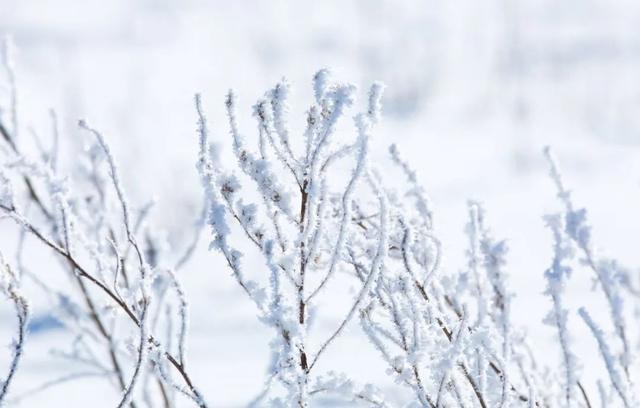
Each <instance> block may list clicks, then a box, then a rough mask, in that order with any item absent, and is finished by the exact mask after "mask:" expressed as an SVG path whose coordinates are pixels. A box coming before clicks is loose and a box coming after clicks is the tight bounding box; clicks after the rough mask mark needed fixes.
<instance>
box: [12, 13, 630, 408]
mask: <svg viewBox="0 0 640 408" xmlns="http://www.w3.org/2000/svg"><path fill="white" fill-rule="evenodd" d="M638 27H640V6H638V5H637V4H636V3H634V2H631V1H619V2H615V3H611V2H605V1H588V2H581V1H576V0H571V1H566V2H562V3H557V2H553V1H550V0H545V1H533V0H531V1H519V2H503V1H489V2H482V3H480V2H475V1H471V0H468V1H462V2H455V5H454V4H453V3H450V2H436V1H425V2H420V4H419V5H417V2H414V1H399V2H393V1H383V0H377V1H354V2H341V1H337V0H336V1H326V2H293V1H292V2H286V1H277V2H262V1H247V2H226V1H212V2H207V1H204V0H187V1H182V2H171V1H168V0H161V1H155V2H154V1H150V0H148V1H140V2H129V1H125V0H115V1H110V2H105V1H100V0H87V1H83V2H75V1H72V0H60V1H55V2H54V1H48V0H21V1H17V0H0V32H4V33H11V34H12V35H13V37H14V38H15V42H16V44H17V46H18V47H19V49H18V53H17V67H18V83H19V86H20V91H21V94H20V109H21V112H22V120H23V121H24V122H26V123H29V124H31V125H32V126H34V127H35V128H36V129H39V130H43V131H44V130H45V129H46V126H47V124H46V123H47V122H46V117H47V109H48V108H49V107H55V108H56V109H58V110H59V111H60V112H61V114H62V117H63V119H64V122H63V124H64V128H65V132H64V135H65V138H64V143H65V151H64V158H65V159H66V161H67V163H72V162H73V158H74V152H75V151H77V149H78V148H79V147H80V145H81V143H80V140H81V136H80V133H79V132H78V131H77V130H76V128H75V123H76V120H77V119H78V118H80V117H86V118H87V119H90V120H91V122H92V123H93V124H94V125H95V126H97V127H99V128H100V129H101V130H103V131H104V133H105V134H106V135H107V136H108V137H109V138H110V139H111V140H113V142H114V145H115V150H116V155H117V157H118V160H119V163H120V164H121V165H122V167H123V168H124V169H125V171H126V173H127V174H126V177H125V180H126V181H125V184H126V188H127V190H128V191H129V192H130V194H131V195H132V196H133V199H134V200H135V199H138V200H143V199H144V198H145V197H148V196H149V195H151V194H155V195H156V196H157V197H158V199H159V200H158V201H159V202H160V203H161V204H160V206H159V208H158V213H157V214H156V218H155V219H154V222H156V223H157V224H158V225H162V226H165V227H167V228H168V230H169V231H170V233H171V234H170V237H171V240H172V241H173V243H174V244H175V245H176V246H180V245H181V243H182V242H183V241H184V240H186V239H187V237H183V236H179V235H176V234H175V233H172V232H173V231H176V230H177V227H178V225H180V224H183V223H188V222H192V220H193V219H194V218H195V217H196V216H197V211H198V205H199V200H200V191H199V189H198V184H197V183H198V179H197V177H196V174H195V166H194V163H195V152H196V143H195V141H196V136H195V114H194V112H193V108H192V105H193V103H192V98H193V94H194V93H195V92H202V93H203V97H204V100H205V105H206V107H207V114H208V116H209V118H210V122H211V123H212V127H213V129H214V131H215V134H216V135H217V136H219V137H226V134H227V127H226V124H225V123H224V120H223V104H222V101H223V95H224V93H225V92H226V90H227V89H228V88H230V87H233V88H235V89H236V90H237V92H238V95H239V97H240V107H241V110H240V112H241V113H242V117H241V118H240V125H241V126H242V127H243V128H244V133H245V134H247V135H253V131H254V129H255V126H254V125H253V122H252V120H251V119H252V118H251V117H250V110H249V109H250V106H251V105H252V103H253V102H254V100H255V98H257V97H258V96H260V95H261V94H262V92H263V91H264V90H265V89H266V88H267V87H268V86H270V85H272V84H273V83H275V81H277V80H278V79H279V78H280V77H281V76H283V75H284V76H286V77H287V78H289V80H290V81H291V82H292V83H293V84H294V85H295V87H296V88H295V92H296V93H295V95H294V96H293V98H294V101H300V102H301V104H297V105H296V104H292V105H293V106H294V107H293V109H292V113H293V115H294V116H292V120H293V121H294V122H293V123H294V124H297V125H298V129H301V127H302V123H303V112H304V110H305V106H306V103H304V101H306V100H308V98H309V97H310V95H311V90H310V78H311V76H312V75H313V73H314V72H315V71H316V70H317V69H319V68H321V67H325V66H326V67H331V68H333V69H334V70H335V72H336V74H337V75H338V76H339V77H340V78H342V79H343V80H345V81H350V82H355V83H357V84H359V85H360V89H361V95H362V94H363V92H364V91H363V90H364V89H366V87H367V85H368V84H369V82H370V81H371V80H373V79H379V80H382V81H383V82H385V83H386V84H387V86H388V88H387V90H388V92H387V95H386V97H385V100H384V102H385V108H384V110H385V119H384V122H383V124H382V125H381V127H380V128H379V129H378V131H377V135H376V142H375V144H376V151H377V152H378V153H377V154H378V155H379V156H380V157H382V156H383V155H384V154H385V152H386V147H387V145H388V144H390V143H396V144H397V145H398V147H399V149H400V150H401V152H402V153H403V155H404V156H405V157H406V158H407V159H408V161H409V162H410V163H412V164H413V165H414V166H415V168H416V169H417V171H418V174H419V178H420V179H421V181H422V183H423V184H424V186H425V187H426V188H427V190H428V191H429V193H430V196H431V198H432V199H433V201H434V205H435V208H436V209H437V211H438V212H437V214H436V217H437V218H436V227H437V229H438V230H439V232H440V237H441V239H442V241H443V242H444V243H445V262H444V268H446V269H448V270H457V269H461V268H463V267H464V264H465V260H464V257H463V254H464V245H465V240H464V235H463V228H464V224H465V222H466V219H465V216H466V207H465V206H466V200H467V199H469V198H474V199H478V200H481V201H483V202H484V203H485V206H486V209H487V211H488V216H489V221H490V223H491V226H492V229H493V231H494V234H495V235H496V236H499V237H505V238H508V239H509V243H510V249H511V251H510V255H509V260H510V269H509V271H510V274H511V283H512V286H513V288H514V289H515V291H516V292H517V293H518V298H517V299H516V300H515V315H516V316H519V317H518V318H517V319H518V323H519V324H521V325H523V326H525V327H527V328H528V329H529V330H530V332H531V334H532V336H533V337H532V339H533V342H534V344H535V345H536V348H538V349H539V350H541V351H542V352H543V353H542V354H544V355H546V358H547V359H548V361H547V363H549V364H554V359H555V355H556V353H557V350H555V349H553V348H550V347H549V344H550V340H551V339H552V335H553V331H551V330H550V329H548V328H545V327H543V326H542V324H541V320H542V318H543V316H544V314H545V313H546V310H547V308H548V302H547V300H546V299H545V298H544V297H543V296H542V291H543V286H544V282H543V278H542V273H543V271H544V269H545V268H546V267H547V266H548V264H549V262H550V255H551V239H550V234H549V233H548V231H546V230H545V228H544V226H543V223H542V221H541V217H542V215H543V214H545V213H548V212H550V211H554V210H557V209H558V208H559V207H558V204H557V202H556V200H555V197H554V194H555V193H554V190H553V188H552V184H551V182H550V181H549V180H548V178H547V177H546V175H547V170H546V167H545V164H544V161H543V160H542V154H541V150H542V147H543V146H544V145H546V144H550V145H552V146H553V147H554V149H555V151H556V154H557V156H558V158H559V159H560V162H561V165H562V167H563V169H564V173H565V177H566V182H567V183H568V184H569V185H570V186H571V187H572V189H573V190H574V191H575V200H576V202H577V203H578V204H579V205H586V206H587V207H588V208H589V211H590V219H591V222H592V224H593V225H594V229H595V231H594V234H595V240H596V242H597V243H598V244H599V245H601V246H602V247H603V248H605V249H607V250H608V252H609V253H610V254H611V255H613V256H615V257H617V258H618V259H620V260H621V261H622V262H623V263H624V264H626V265H628V266H631V267H633V266H638V265H640V251H638V245H637V240H636V239H635V237H636V236H637V231H640V217H639V216H638V209H639V208H640V115H638V112H639V108H640V76H639V75H638V72H640V43H638V41H637V38H640V37H638V34H639V32H638V31H639V30H640V29H639V28H638ZM0 91H1V90H0ZM27 112H28V113H29V115H35V116H34V117H31V116H28V115H27ZM295 115H297V116H295ZM63 162H64V160H63ZM14 239H15V233H14V230H13V229H12V228H9V226H8V224H7V223H6V222H5V223H2V224H0V245H11V242H12V240H14ZM201 244H202V245H201V246H200V248H199V251H198V253H197V255H196V257H195V259H194V260H193V261H192V262H191V263H190V265H189V266H188V268H187V269H186V270H185V271H184V277H183V282H184V284H185V286H186V290H187V292H188V294H189V296H190V298H191V299H192V310H193V316H192V324H191V327H192V335H191V339H190V355H191V361H192V370H193V374H192V375H193V377H194V378H197V380H198V382H199V383H200V384H203V385H202V388H203V389H204V390H205V394H206V395H207V396H208V397H209V399H210V400H211V403H212V405H213V406H217V407H236V406H242V405H243V404H246V402H247V401H249V400H250V399H251V398H252V397H253V396H254V395H255V394H256V393H257V392H258V391H259V389H260V386H261V381H262V378H263V367H266V363H267V360H268V349H267V345H266V341H265V340H266V339H268V338H269V336H270V333H268V332H267V331H266V330H265V329H263V328H262V326H261V325H260V323H259V322H258V321H257V320H256V319H255V311H254V310H253V309H252V305H251V304H250V303H249V302H248V301H245V299H243V297H242V296H241V293H240V291H239V290H238V288H237V287H236V286H235V284H234V282H233V281H232V279H231V278H230V277H229V274H228V272H227V271H226V270H225V269H224V266H223V264H222V262H221V258H220V257H219V256H217V255H216V254H214V253H209V252H207V251H206V245H207V242H202V243H201ZM36 253H38V252H36ZM38 254H39V255H38V257H40V259H37V257H36V258H34V259H29V261H28V265H29V266H30V268H31V269H32V270H34V271H36V270H37V271H39V272H40V273H43V274H46V273H47V270H46V266H47V261H48V259H47V258H46V257H45V255H44V254H40V253H38ZM580 272H583V271H580ZM583 273H587V271H584V272H583ZM60 279H62V278H60ZM59 282H61V283H62V282H63V281H62V280H60V281H59ZM585 282H586V283H585V284H583V285H582V286H577V287H575V288H571V291H572V292H571V293H572V296H573V298H574V300H575V301H576V302H575V305H577V304H579V303H585V302H590V299H589V296H590V291H589V290H590V287H589V280H588V279H585ZM587 299H589V300H587ZM43 303H44V302H41V301H39V300H38V299H36V300H35V301H34V304H35V310H34V313H35V315H36V317H38V316H46V314H45V313H46V311H45V310H43V309H42V307H41V306H42V305H43ZM332 305H333V307H332V308H331V309H330V312H329V315H325V316H324V317H322V318H321V319H320V320H319V322H318V327H317V331H318V333H321V332H323V331H326V332H328V331H330V330H331V328H332V327H335V324H336V323H337V322H338V319H339V318H340V317H341V316H342V315H343V313H344V309H345V307H346V303H342V304H341V303H339V302H338V303H332ZM38 306H40V308H38ZM12 319H13V318H12V317H11V315H10V314H9V309H8V308H4V307H3V308H2V312H1V314H0V334H3V333H8V332H9V330H11V328H12V325H13V320H12ZM349 333H350V335H349V336H346V337H344V338H342V339H341V340H340V343H339V345H338V344H336V346H335V347H334V348H333V349H332V350H331V351H330V357H329V360H330V361H332V362H335V363H336V364H338V365H339V366H340V367H343V368H344V369H345V370H347V371H349V372H350V373H353V374H354V377H356V378H357V379H359V380H361V381H363V382H369V381H373V382H379V381H384V378H385V371H384V370H385V368H384V367H383V366H382V364H381V363H380V362H378V361H377V360H376V359H375V354H374V352H373V351H372V350H370V349H368V348H367V347H366V346H364V344H363V339H362V337H360V336H359V335H358V328H357V327H355V326H354V327H353V328H352V329H351V331H350V332H349ZM65 341H68V338H67V337H65V333H64V332H63V331H62V330H59V329H56V328H55V327H47V325H46V321H45V324H44V326H43V327H42V328H41V329H40V330H34V331H33V333H32V335H31V337H30V340H29V343H28V350H29V352H28V353H27V357H26V359H25V360H24V366H23V370H22V371H21V372H20V375H19V376H18V378H17V380H16V383H15V389H14V395H19V394H21V393H22V392H25V391H27V390H28V389H30V388H31V387H33V386H34V385H35V384H39V383H40V382H42V381H45V380H48V379H50V378H52V375H54V374H60V373H64V372H68V367H63V366H60V364H59V363H57V361H58V360H55V359H52V358H51V357H49V356H47V350H48V349H49V348H50V347H51V346H55V345H56V344H63V343H64V342H65ZM592 341H593V340H592V339H591V338H589V337H588V336H577V339H576V342H577V343H578V347H579V348H580V349H588V348H590V347H592V346H593V345H592ZM5 354H6V353H5ZM6 358H7V356H5V355H2V356H0V363H1V364H2V366H4V364H5V362H6ZM54 362H55V363H54ZM389 386H393V385H392V384H389ZM103 391H104V392H105V394H104V395H105V396H104V397H100V398H96V395H99V394H98V393H102V392H103ZM110 395H111V394H110V393H109V392H108V390H107V389H106V388H105V387H104V385H103V384H102V385H101V383H100V382H99V381H94V380H90V379H89V380H83V381H81V382H77V383H72V384H70V385H60V386H59V387H58V388H55V389H52V390H49V391H47V392H44V393H42V394H39V395H36V396H33V397H32V398H29V399H25V400H24V401H23V403H22V405H21V406H25V407H42V406H86V405H87V404H88V403H89V402H91V405H92V406H93V407H95V408H98V407H103V406H104V407H111V406H113V399H112V398H111V397H109V396H110ZM398 398H399V400H400V401H402V396H401V395H400V396H399V397H398Z"/></svg>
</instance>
